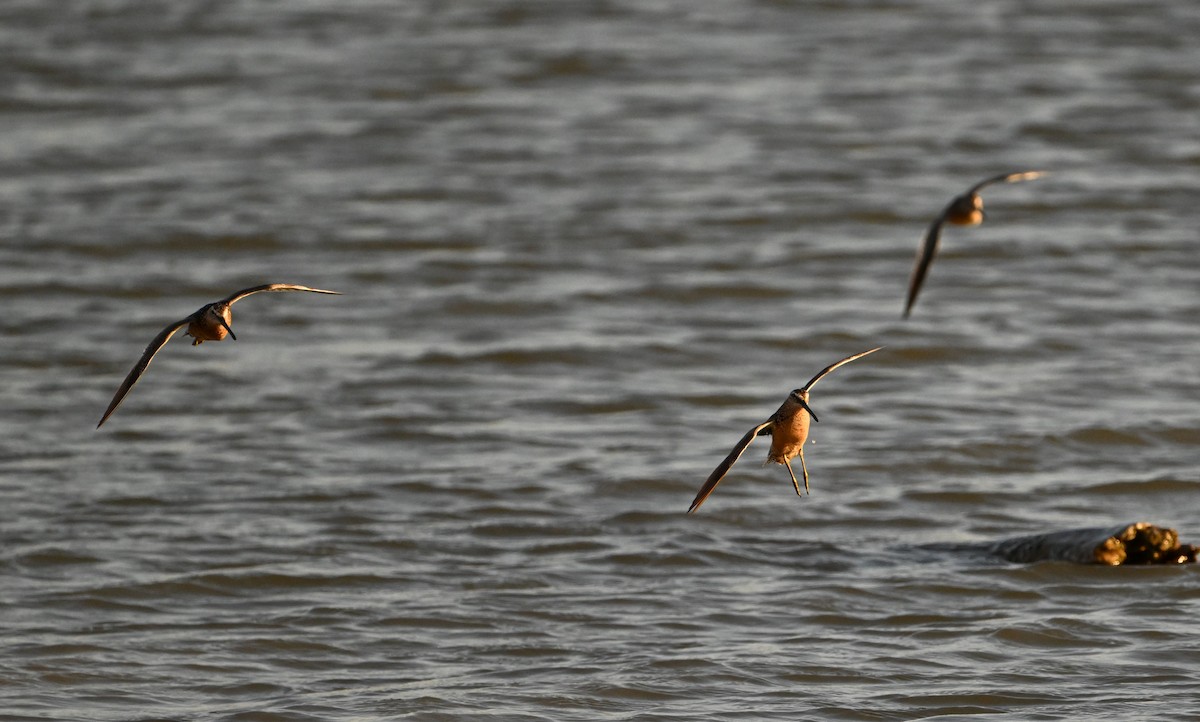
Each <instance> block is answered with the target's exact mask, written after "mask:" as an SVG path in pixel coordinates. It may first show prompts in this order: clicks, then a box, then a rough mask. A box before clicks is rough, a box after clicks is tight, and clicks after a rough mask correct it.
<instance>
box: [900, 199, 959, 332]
mask: <svg viewBox="0 0 1200 722" xmlns="http://www.w3.org/2000/svg"><path fill="white" fill-rule="evenodd" d="M948 210H950V206H946V209H945V210H943V211H942V212H941V214H939V215H938V217H937V218H936V219H934V221H933V223H932V224H930V226H929V230H928V231H926V232H925V240H924V241H922V242H921V248H920V249H919V250H918V251H917V261H916V263H915V264H914V265H913V270H912V275H911V276H909V278H908V300H907V301H905V302H904V317H905V318H908V314H910V313H912V307H913V304H915V303H916V302H917V294H918V293H920V292H921V284H922V283H924V282H925V274H927V273H929V266H931V265H932V264H933V256H934V254H936V253H937V249H938V243H939V242H940V240H941V237H942V224H944V223H945V222H946V211H948Z"/></svg>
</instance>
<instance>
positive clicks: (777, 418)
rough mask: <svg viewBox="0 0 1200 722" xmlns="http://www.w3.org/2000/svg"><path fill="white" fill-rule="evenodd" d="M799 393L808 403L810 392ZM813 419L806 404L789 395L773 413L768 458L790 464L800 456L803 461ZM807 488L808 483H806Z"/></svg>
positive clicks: (778, 462)
mask: <svg viewBox="0 0 1200 722" xmlns="http://www.w3.org/2000/svg"><path fill="white" fill-rule="evenodd" d="M799 395H800V397H801V398H803V399H804V404H807V403H808V392H807V391H804V392H803V393H800V394H799ZM811 419H812V415H811V414H809V413H808V410H807V409H806V408H805V406H804V405H802V404H800V403H799V402H798V401H796V399H795V398H794V395H788V397H787V399H786V400H785V401H784V402H783V405H782V406H780V407H779V410H778V411H776V412H775V413H774V414H772V415H771V450H770V451H769V452H767V460H768V461H773V462H775V463H776V464H784V465H785V466H789V465H788V462H789V461H791V460H792V459H794V458H796V457H797V456H799V457H800V461H801V463H803V461H804V442H805V441H808V426H809V423H810V420H811ZM805 476H806V477H807V474H806V475H805ZM807 488H808V484H807V483H805V489H807Z"/></svg>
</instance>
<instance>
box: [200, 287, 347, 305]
mask: <svg viewBox="0 0 1200 722" xmlns="http://www.w3.org/2000/svg"><path fill="white" fill-rule="evenodd" d="M264 291H310V292H312V293H331V294H333V295H335V296H340V295H342V294H341V292H340V291H326V290H324V289H322V288H309V287H308V286H297V285H296V284H294V283H268V284H266V285H263V286H254V287H253V288H243V289H242V290H240V291H238V292H237V293H235V294H233V295H231V296H230V297H229V298H226V299H224V300H223V301H221V303H228V304H234V303H237V302H238V301H240V300H242V299H243V298H245V297H246V296H251V295H254V294H256V293H263V292H264Z"/></svg>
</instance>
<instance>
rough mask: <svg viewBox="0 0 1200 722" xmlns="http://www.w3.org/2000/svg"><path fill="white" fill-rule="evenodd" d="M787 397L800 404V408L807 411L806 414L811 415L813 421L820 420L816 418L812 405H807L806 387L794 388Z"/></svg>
mask: <svg viewBox="0 0 1200 722" xmlns="http://www.w3.org/2000/svg"><path fill="white" fill-rule="evenodd" d="M788 398H790V399H792V400H793V401H795V402H796V403H798V404H800V406H801V408H803V409H804V410H805V411H807V412H808V415H809V416H811V417H812V420H813V421H820V419H818V418H817V415H816V414H815V413H813V410H812V407H811V406H809V405H808V389H796V390H795V391H793V392H792V393H791V394H789V395H788Z"/></svg>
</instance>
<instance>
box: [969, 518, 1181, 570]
mask: <svg viewBox="0 0 1200 722" xmlns="http://www.w3.org/2000/svg"><path fill="white" fill-rule="evenodd" d="M991 551H992V553H994V554H997V555H999V556H1001V557H1004V558H1005V559H1007V560H1009V561H1011V562H1036V561H1066V562H1075V563H1078V564H1109V565H1113V566H1116V565H1118V564H1187V563H1190V562H1195V561H1196V551H1197V547H1196V546H1195V545H1194V544H1180V543H1179V534H1178V532H1176V531H1175V530H1174V529H1170V528H1167V527H1161V526H1156V525H1154V524H1151V523H1149V522H1144V521H1139V522H1135V523H1133V524H1126V525H1125V526H1117V527H1096V528H1088V529H1069V530H1067V531H1060V532H1052V533H1048V534H1031V535H1029V536H1022V537H1015V538H1013V539H1005V540H1003V541H999V542H996V543H995V544H993V545H992V546H991Z"/></svg>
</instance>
